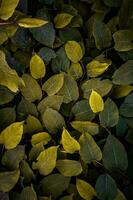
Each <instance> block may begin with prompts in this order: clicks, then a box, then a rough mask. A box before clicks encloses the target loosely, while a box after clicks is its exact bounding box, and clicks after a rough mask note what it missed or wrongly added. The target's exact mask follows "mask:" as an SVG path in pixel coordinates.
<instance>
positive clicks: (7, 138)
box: [1, 122, 24, 149]
mask: <svg viewBox="0 0 133 200" xmlns="http://www.w3.org/2000/svg"><path fill="white" fill-rule="evenodd" d="M23 123H24V122H15V123H13V124H11V125H10V126H8V127H7V128H5V129H4V130H3V131H2V132H1V137H2V140H3V141H2V142H3V144H4V145H5V148H6V149H13V148H15V147H16V146H17V145H18V144H19V143H20V141H21V138H22V135H23Z"/></svg>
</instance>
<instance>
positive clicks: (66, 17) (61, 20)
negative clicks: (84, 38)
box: [54, 13, 73, 28]
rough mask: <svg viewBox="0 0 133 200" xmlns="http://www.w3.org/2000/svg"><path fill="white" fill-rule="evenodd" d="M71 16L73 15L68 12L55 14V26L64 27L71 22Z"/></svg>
mask: <svg viewBox="0 0 133 200" xmlns="http://www.w3.org/2000/svg"><path fill="white" fill-rule="evenodd" d="M72 18H73V16H72V15H70V14H68V13H60V14H58V15H56V16H55V18H54V23H55V28H64V27H65V26H67V25H68V24H69V23H70V22H71V20H72Z"/></svg>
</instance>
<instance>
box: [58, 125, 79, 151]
mask: <svg viewBox="0 0 133 200" xmlns="http://www.w3.org/2000/svg"><path fill="white" fill-rule="evenodd" d="M61 142H62V145H63V148H64V150H65V151H66V152H67V153H74V152H75V151H79V150H80V144H79V143H78V142H77V140H75V139H74V138H73V137H72V136H71V135H70V134H69V132H68V131H67V130H66V129H65V128H64V129H63V132H62V140H61Z"/></svg>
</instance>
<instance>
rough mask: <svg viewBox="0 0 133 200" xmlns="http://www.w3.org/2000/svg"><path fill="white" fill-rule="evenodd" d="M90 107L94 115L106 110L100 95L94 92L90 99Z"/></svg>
mask: <svg viewBox="0 0 133 200" xmlns="http://www.w3.org/2000/svg"><path fill="white" fill-rule="evenodd" d="M89 105H90V107H91V109H92V111H93V112H94V113H97V112H100V111H102V110H103V109H104V102H103V99H102V97H101V95H100V94H98V93H97V92H96V91H94V90H92V92H91V95H90V97H89Z"/></svg>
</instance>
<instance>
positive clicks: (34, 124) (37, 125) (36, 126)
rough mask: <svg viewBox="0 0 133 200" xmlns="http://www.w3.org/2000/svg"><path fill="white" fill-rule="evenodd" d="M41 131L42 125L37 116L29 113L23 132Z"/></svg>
mask: <svg viewBox="0 0 133 200" xmlns="http://www.w3.org/2000/svg"><path fill="white" fill-rule="evenodd" d="M40 131H43V126H42V124H41V122H40V121H39V119H38V118H36V117H34V116H32V115H29V116H28V117H27V119H26V123H25V124H24V133H28V134H33V133H38V132H40Z"/></svg>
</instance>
